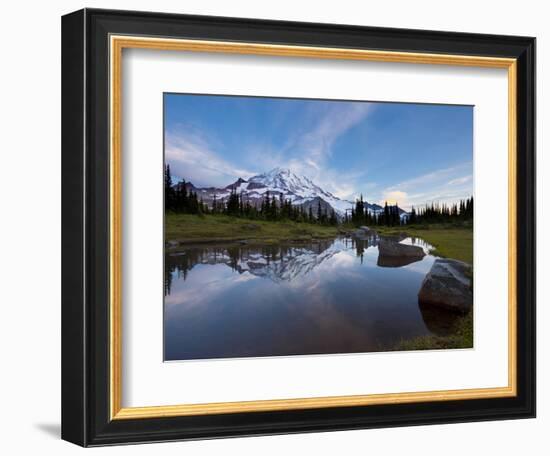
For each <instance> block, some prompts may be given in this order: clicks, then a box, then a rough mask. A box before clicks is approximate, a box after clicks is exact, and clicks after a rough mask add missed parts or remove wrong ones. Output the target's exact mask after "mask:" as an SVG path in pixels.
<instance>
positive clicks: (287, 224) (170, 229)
mask: <svg viewBox="0 0 550 456" xmlns="http://www.w3.org/2000/svg"><path fill="white" fill-rule="evenodd" d="M165 230H166V231H165V234H166V240H167V241H170V240H174V241H179V242H181V243H193V242H223V241H241V240H248V241H252V242H254V241H259V242H262V243H270V242H278V241H285V240H288V241H309V240H311V239H323V238H331V237H334V236H336V235H337V234H338V229H337V228H335V227H329V226H318V225H311V224H308V223H296V222H292V221H281V222H267V221H263V220H248V219H242V218H238V217H228V216H226V215H204V216H199V215H191V214H166V218H165Z"/></svg>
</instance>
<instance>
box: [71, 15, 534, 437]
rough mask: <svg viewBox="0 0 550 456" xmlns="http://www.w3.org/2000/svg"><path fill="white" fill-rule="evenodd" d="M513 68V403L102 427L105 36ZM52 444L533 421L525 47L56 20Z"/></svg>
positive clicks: (299, 29)
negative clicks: (58, 376)
mask: <svg viewBox="0 0 550 456" xmlns="http://www.w3.org/2000/svg"><path fill="white" fill-rule="evenodd" d="M112 34H118V35H146V36H158V37H173V38H187V39H201V40H204V39H208V40H222V41H224V40H227V41H233V42H234V41H246V42H254V43H271V44H285V45H301V46H323V47H337V48H352V49H371V50H372V49H374V50H383V51H402V52H423V53H434V54H438V53H442V54H455V55H469V56H492V57H507V58H514V59H517V218H518V220H520V221H521V223H518V226H517V328H516V330H517V395H516V396H515V397H506V398H494V399H468V400H453V401H433V402H420V403H402V404H384V405H368V406H351V407H333V408H319V409H303V410H284V411H271V412H245V413H229V414H219V415H204V416H178V417H170V418H145V419H128V420H111V419H110V411H109V407H110V405H109V398H110V383H109V363H110V351H109V337H110V336H109V306H108V303H109V254H110V253H109V170H110V168H109V166H110V165H109V72H108V68H109V47H108V42H109V39H108V38H109V36H110V35H112ZM62 189H63V191H62V231H63V234H62V281H63V283H62V438H63V439H65V440H67V441H70V442H73V443H75V444H78V445H82V446H99V445H112V444H122V443H138V442H153V441H170V440H183V439H200V438H216V437H229V436H250V435H266V434H282V433H298V432H316V431H331V430H344V429H365V428H378V427H394V426H410V425H427V424H441V423H454V422H465V421H484V420H499V419H515V418H532V417H534V416H535V234H536V233H535V39H534V38H530V37H518V36H498V35H481V34H466V33H454V32H453V33H451V32H436V31H423V30H406V29H389V28H374V27H359V26H344V25H331V24H313V23H298V22H283V21H266V20H255V19H237V18H225V17H207V16H192V15H176V14H162V13H145V12H131V11H113V10H98V9H84V10H80V11H77V12H74V13H71V14H68V15H66V16H64V17H63V19H62Z"/></svg>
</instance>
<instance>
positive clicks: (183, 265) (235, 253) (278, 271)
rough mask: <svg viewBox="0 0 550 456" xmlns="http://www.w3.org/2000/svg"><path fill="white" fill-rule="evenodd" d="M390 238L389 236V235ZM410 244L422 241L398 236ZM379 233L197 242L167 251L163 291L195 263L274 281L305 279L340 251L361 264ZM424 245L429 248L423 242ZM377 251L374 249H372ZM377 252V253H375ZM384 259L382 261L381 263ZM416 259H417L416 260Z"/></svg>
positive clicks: (407, 262)
mask: <svg viewBox="0 0 550 456" xmlns="http://www.w3.org/2000/svg"><path fill="white" fill-rule="evenodd" d="M386 239H387V238H386ZM396 241H397V240H396ZM399 241H400V242H402V243H404V244H409V245H418V243H419V242H422V241H419V240H415V239H411V238H407V239H404V240H403V239H402V238H401V239H399ZM378 242H379V238H378V237H377V236H368V237H365V238H362V239H355V238H337V239H330V240H320V241H315V242H313V241H312V242H308V243H301V244H296V243H292V244H276V245H239V244H227V245H203V246H200V245H197V246H193V247H189V248H186V249H185V250H183V251H180V252H175V253H170V252H167V253H166V257H165V275H164V277H165V287H164V294H165V296H166V295H169V294H170V291H171V287H172V280H173V279H174V275H175V277H177V278H178V279H183V280H186V279H187V276H188V274H189V272H190V271H191V270H192V269H193V268H194V267H195V266H196V265H215V264H224V265H226V266H228V267H229V268H231V270H233V271H235V272H237V273H239V274H243V273H245V272H248V273H249V274H252V275H254V276H257V277H263V278H266V279H269V280H271V281H273V282H275V283H281V282H291V281H293V280H296V279H298V278H303V277H305V276H306V275H308V274H309V273H311V271H313V270H314V269H315V268H317V267H318V266H320V265H321V264H323V263H324V262H325V261H327V260H328V259H330V258H332V257H333V256H334V255H336V254H337V253H340V252H344V251H346V252H350V253H351V252H354V253H355V256H356V257H357V258H358V260H359V261H360V263H361V264H363V260H364V256H365V254H366V252H367V250H368V249H371V250H376V249H373V248H375V247H376V246H377V245H378ZM422 244H423V245H422V247H424V248H426V249H427V248H429V247H430V246H429V245H428V244H425V243H423V242H422ZM373 253H374V252H373ZM376 254H377V252H376ZM381 261H382V264H381V263H380V262H381ZM415 261H417V260H415ZM378 262H379V266H382V265H386V266H394V267H397V266H404V265H406V264H410V263H411V262H412V261H410V260H408V261H406V262H400V261H399V260H397V261H394V263H393V264H390V263H389V262H386V263H388V264H384V260H383V259H381V258H378Z"/></svg>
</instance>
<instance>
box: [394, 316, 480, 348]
mask: <svg viewBox="0 0 550 456" xmlns="http://www.w3.org/2000/svg"><path fill="white" fill-rule="evenodd" d="M473 346H474V319H473V315H472V312H469V313H468V314H467V315H465V316H463V317H460V318H459V319H458V320H457V322H456V323H455V325H454V327H453V331H452V333H451V334H450V335H449V336H420V337H415V338H413V339H408V340H403V341H401V342H400V343H399V344H397V345H396V346H395V347H394V350H396V351H406V350H434V349H452V348H472V347H473Z"/></svg>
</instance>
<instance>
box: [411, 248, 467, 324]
mask: <svg viewBox="0 0 550 456" xmlns="http://www.w3.org/2000/svg"><path fill="white" fill-rule="evenodd" d="M471 275H472V267H471V266H470V265H469V264H467V263H464V262H462V261H458V260H450V259H443V258H439V259H437V260H435V262H434V264H433V266H432V268H431V269H430V272H428V274H426V277H425V278H424V281H423V282H422V285H421V287H420V291H419V292H418V302H419V303H420V304H424V305H433V306H438V307H441V308H446V309H449V310H454V311H457V312H463V313H466V312H468V311H469V310H470V309H471V308H472V306H473V292H472V286H471V284H472V281H471V278H470V277H471Z"/></svg>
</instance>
